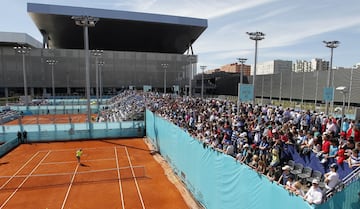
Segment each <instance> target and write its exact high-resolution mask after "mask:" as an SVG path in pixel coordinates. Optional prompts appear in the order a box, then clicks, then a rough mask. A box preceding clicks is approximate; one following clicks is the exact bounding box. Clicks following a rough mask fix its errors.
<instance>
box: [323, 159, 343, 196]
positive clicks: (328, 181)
mask: <svg viewBox="0 0 360 209" xmlns="http://www.w3.org/2000/svg"><path fill="white" fill-rule="evenodd" d="M337 170H338V165H337V164H336V163H333V164H331V165H330V171H329V172H328V173H325V174H324V177H325V180H324V182H325V188H326V189H327V190H328V191H331V190H333V189H334V188H335V186H336V185H337V184H338V183H339V182H340V178H339V174H338V173H337Z"/></svg>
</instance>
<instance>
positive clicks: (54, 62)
mask: <svg viewBox="0 0 360 209" xmlns="http://www.w3.org/2000/svg"><path fill="white" fill-rule="evenodd" d="M46 63H48V64H49V65H51V87H52V95H53V105H55V80H54V65H56V63H57V61H56V60H53V59H50V60H46Z"/></svg>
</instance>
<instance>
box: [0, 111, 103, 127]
mask: <svg viewBox="0 0 360 209" xmlns="http://www.w3.org/2000/svg"><path fill="white" fill-rule="evenodd" d="M92 117H93V118H95V117H96V115H92ZM86 118H87V115H86V114H56V115H53V114H49V115H26V116H23V117H22V118H21V123H22V124H25V125H26V124H38V123H39V124H53V123H69V122H70V120H71V122H72V123H85V122H86ZM18 124H19V120H13V121H10V122H7V123H5V125H18Z"/></svg>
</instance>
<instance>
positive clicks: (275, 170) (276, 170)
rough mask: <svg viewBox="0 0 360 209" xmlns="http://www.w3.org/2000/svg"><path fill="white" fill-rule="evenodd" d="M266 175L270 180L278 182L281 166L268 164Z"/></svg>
mask: <svg viewBox="0 0 360 209" xmlns="http://www.w3.org/2000/svg"><path fill="white" fill-rule="evenodd" d="M266 176H267V177H268V179H269V180H270V181H276V182H278V181H279V178H280V176H281V167H279V166H269V167H268V172H267V174H266Z"/></svg>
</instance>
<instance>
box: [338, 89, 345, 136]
mask: <svg viewBox="0 0 360 209" xmlns="http://www.w3.org/2000/svg"><path fill="white" fill-rule="evenodd" d="M336 90H337V91H340V92H341V93H342V95H343V104H342V107H341V129H340V130H341V131H342V129H343V123H344V115H345V100H346V93H348V88H347V87H346V86H339V87H336Z"/></svg>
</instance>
